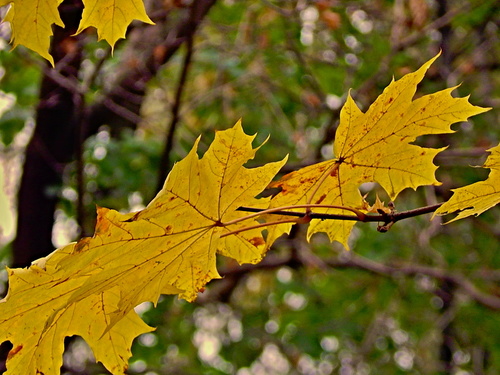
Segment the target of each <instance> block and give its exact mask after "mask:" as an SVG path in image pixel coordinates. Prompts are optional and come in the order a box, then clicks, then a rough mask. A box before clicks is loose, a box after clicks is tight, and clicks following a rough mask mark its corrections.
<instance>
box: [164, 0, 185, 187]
mask: <svg viewBox="0 0 500 375" xmlns="http://www.w3.org/2000/svg"><path fill="white" fill-rule="evenodd" d="M193 17H194V11H193V9H191V19H192V18H193ZM193 37H194V35H193V33H190V34H188V35H187V37H186V55H185V56H184V61H183V64H182V71H181V75H180V77H179V82H178V84H177V90H176V93H175V101H174V104H173V105H172V110H171V114H172V120H171V122H170V126H169V127H168V131H167V134H166V137H165V149H164V151H163V154H162V156H161V160H160V169H159V173H158V181H157V185H156V186H157V188H156V190H157V191H160V190H161V188H162V187H163V184H164V181H165V178H166V177H167V174H168V171H169V170H170V169H171V168H172V163H171V161H170V154H171V153H172V149H173V145H174V135H175V130H176V128H177V124H178V123H179V119H180V116H179V111H180V107H181V101H182V94H183V92H184V88H185V87H186V79H187V75H188V72H189V68H190V66H191V61H192V57H193Z"/></svg>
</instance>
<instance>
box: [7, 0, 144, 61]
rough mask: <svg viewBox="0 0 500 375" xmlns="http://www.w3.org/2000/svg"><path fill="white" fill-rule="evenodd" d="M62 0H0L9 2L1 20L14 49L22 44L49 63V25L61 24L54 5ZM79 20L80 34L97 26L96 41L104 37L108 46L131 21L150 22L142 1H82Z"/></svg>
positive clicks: (57, 4) (120, 36)
mask: <svg viewBox="0 0 500 375" xmlns="http://www.w3.org/2000/svg"><path fill="white" fill-rule="evenodd" d="M62 1H63V0H0V7H1V6H4V5H8V4H11V7H10V9H9V11H8V13H7V15H6V17H5V19H4V21H6V22H9V23H10V24H11V28H12V43H13V46H14V48H15V47H16V46H18V45H23V46H25V47H27V48H29V49H31V50H33V51H35V52H36V53H38V54H39V55H40V56H42V57H44V58H45V59H47V60H48V61H50V63H51V64H52V66H53V65H54V59H53V58H52V56H51V55H50V54H49V46H50V37H51V36H52V25H53V24H55V25H58V26H61V27H64V23H63V22H62V20H61V17H60V16H59V11H58V9H57V8H58V6H59V4H61V3H62ZM83 3H84V6H85V7H84V9H83V14H82V19H81V21H80V25H79V27H78V31H77V34H78V33H81V32H82V31H83V30H84V29H86V28H87V27H90V26H93V27H95V28H96V29H97V34H98V36H99V40H101V39H105V40H106V41H107V42H108V43H109V44H110V45H111V47H113V46H114V45H115V43H116V41H117V40H118V39H120V38H124V37H125V32H126V30H127V27H128V26H129V25H130V23H131V22H132V21H133V20H139V21H142V22H145V23H149V24H153V21H151V19H150V18H149V17H148V15H147V14H146V11H145V9H144V3H143V1H142V0H84V1H83Z"/></svg>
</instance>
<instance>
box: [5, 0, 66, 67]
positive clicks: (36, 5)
mask: <svg viewBox="0 0 500 375" xmlns="http://www.w3.org/2000/svg"><path fill="white" fill-rule="evenodd" d="M62 1H63V0H36V1H35V0H0V7H1V6H4V5H8V4H10V8H9V11H8V12H7V15H6V16H5V19H4V21H5V22H9V23H10V25H11V29H12V37H11V42H12V44H13V48H15V47H16V46H18V45H20V44H21V45H23V46H25V47H27V48H29V49H31V50H33V51H35V52H37V53H38V54H39V55H40V56H42V57H44V58H46V59H47V60H49V61H50V63H51V64H52V65H54V59H53V58H52V56H51V55H50V54H49V46H50V37H51V36H52V24H56V25H58V26H61V27H64V23H63V22H62V20H61V17H60V16H59V11H58V10H57V7H58V6H59V4H61V3H62Z"/></svg>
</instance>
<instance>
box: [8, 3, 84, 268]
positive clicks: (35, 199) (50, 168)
mask: <svg viewBox="0 0 500 375" xmlns="http://www.w3.org/2000/svg"><path fill="white" fill-rule="evenodd" d="M59 9H60V11H61V18H62V20H63V22H64V24H65V25H66V28H64V29H62V28H60V27H55V28H54V36H53V40H52V47H51V54H52V56H53V57H54V62H55V64H56V67H59V66H62V68H61V71H60V73H61V75H63V76H65V77H67V78H68V79H72V78H73V79H74V78H75V77H76V75H77V73H78V70H79V67H80V63H81V53H80V46H79V45H78V41H77V39H76V38H75V37H72V36H71V35H73V34H74V33H75V32H76V30H77V28H78V23H79V20H80V18H81V12H82V9H83V8H82V4H81V1H74V0H72V1H68V0H67V1H65V2H63V3H62V4H61V6H60V7H59ZM74 109H75V107H74V103H73V93H72V92H70V91H68V90H67V89H65V88H63V87H61V86H60V85H59V84H57V83H56V82H54V81H53V80H52V79H51V78H49V77H48V76H47V75H44V76H43V78H42V83H41V88H40V101H39V104H38V108H37V112H36V119H35V121H36V125H35V131H34V134H33V138H32V139H31V141H30V143H29V144H28V147H27V149H26V156H25V162H24V168H23V175H22V178H21V184H20V187H19V193H18V220H17V236H16V238H15V240H14V244H13V249H14V254H13V266H14V267H26V266H29V265H30V263H31V262H32V261H33V260H35V259H37V258H40V257H43V256H46V255H47V254H49V253H50V252H52V250H53V249H54V247H53V245H52V225H53V222H54V211H55V205H56V203H57V201H58V188H59V187H60V185H61V179H62V173H63V170H64V166H65V165H66V164H67V163H68V162H69V161H70V160H71V158H72V157H73V152H74V146H75V136H74V135H75V116H74Z"/></svg>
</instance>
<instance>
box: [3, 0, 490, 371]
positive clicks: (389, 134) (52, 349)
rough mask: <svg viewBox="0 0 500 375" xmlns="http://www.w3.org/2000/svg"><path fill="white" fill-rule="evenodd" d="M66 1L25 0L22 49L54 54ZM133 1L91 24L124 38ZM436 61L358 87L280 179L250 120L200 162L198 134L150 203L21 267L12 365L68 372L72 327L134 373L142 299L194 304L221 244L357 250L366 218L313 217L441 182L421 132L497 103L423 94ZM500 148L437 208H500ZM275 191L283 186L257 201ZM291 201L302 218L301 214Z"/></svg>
mask: <svg viewBox="0 0 500 375" xmlns="http://www.w3.org/2000/svg"><path fill="white" fill-rule="evenodd" d="M7 3H11V2H10V1H6V0H2V1H0V5H5V4H7ZM59 3H60V1H53V2H49V1H47V4H46V6H44V7H41V8H39V9H41V10H40V12H42V11H43V12H44V13H43V14H42V13H38V11H33V9H29V7H26V6H24V2H23V1H22V0H14V1H13V4H14V6H13V7H12V8H11V10H10V12H9V14H8V16H7V19H6V20H7V21H9V22H11V23H12V25H13V30H14V32H13V40H14V45H17V44H24V45H26V46H28V47H29V48H32V49H33V50H35V51H37V52H39V53H40V54H41V55H42V56H44V57H46V58H47V59H49V60H51V57H50V55H48V52H47V50H48V40H49V37H50V33H49V29H50V25H51V24H52V23H56V24H59V23H60V19H58V15H57V12H55V11H54V9H55V8H56V7H57V5H58V4H59ZM91 3H92V4H91ZM97 3H99V7H97V6H96V4H97ZM119 3H120V2H119ZM122 3H123V5H121V6H119V5H115V6H117V7H118V8H120V9H121V10H122V11H121V12H116V14H121V15H122V16H123V17H121V16H120V17H116V18H114V19H111V20H109V22H104V21H103V18H102V17H104V15H109V14H110V13H109V12H107V8H106V7H107V6H109V5H106V4H107V2H104V1H101V2H95V1H94V2H91V1H88V2H85V5H86V8H85V9H86V10H85V11H84V18H83V19H82V22H81V26H80V29H79V32H81V31H82V30H83V29H84V28H86V27H88V26H96V27H97V29H98V33H99V36H100V38H102V39H106V40H108V41H109V42H110V43H111V44H113V43H114V42H115V41H116V40H117V39H118V38H120V37H123V36H124V30H125V28H126V26H127V25H128V24H129V23H130V21H131V20H132V19H139V20H143V21H145V22H150V21H149V18H148V17H147V16H146V14H145V12H144V9H143V5H142V2H141V1H134V2H130V1H123V2H122ZM30 4H31V3H30ZM89 4H91V5H92V6H90V5H89ZM113 14H114V13H113ZM27 17H31V18H34V19H35V21H36V22H34V23H33V24H36V25H38V26H37V27H38V28H37V29H36V30H30V29H25V28H22V27H20V26H19V25H20V24H21V23H22V22H25V21H26V19H27ZM31 18H30V19H31ZM39 20H44V23H41V22H38V21H39ZM104 25H106V26H104ZM28 34H32V35H36V36H37V38H34V39H36V43H35V44H30V43H31V42H29V41H27V39H30V38H31V37H29V38H27V35H28ZM31 39H33V38H31ZM34 39H33V40H34ZM437 57H438V56H436V57H434V58H433V59H431V60H430V61H428V62H427V63H425V64H424V65H423V66H422V67H421V68H420V69H418V70H417V71H416V72H414V73H410V74H408V75H406V76H404V77H403V78H401V79H399V80H397V81H393V82H391V83H390V84H389V85H388V86H387V88H386V89H385V90H384V92H383V93H382V94H381V95H380V96H379V97H378V98H377V100H376V101H375V102H374V103H373V104H372V105H371V107H370V108H369V109H368V110H367V111H366V113H363V112H362V111H361V110H360V109H359V108H358V107H357V105H356V103H355V101H354V99H353V98H352V97H351V96H350V95H349V96H348V98H347V101H346V103H345V105H344V107H343V108H342V111H341V116H340V125H339V128H338V130H337V135H336V139H335V142H334V146H333V147H334V150H333V152H334V155H335V158H334V159H331V160H327V161H323V162H321V163H318V164H314V165H310V166H307V167H305V168H302V169H299V170H297V171H294V172H292V173H290V174H288V175H285V176H283V177H282V178H281V179H278V180H275V181H273V180H274V179H275V177H276V175H277V173H278V172H279V170H280V169H281V168H282V167H283V165H284V164H285V163H286V157H284V159H283V160H281V161H277V162H274V163H269V164H266V165H264V166H261V167H257V168H247V167H245V166H244V165H245V164H246V163H247V162H248V161H249V160H251V159H253V158H254V156H255V154H256V152H257V151H258V150H259V148H260V147H262V145H261V146H258V147H256V148H254V147H253V146H252V142H253V140H254V137H253V136H249V135H246V134H245V133H244V131H243V129H242V126H241V123H240V122H238V123H237V124H236V125H235V126H234V127H233V128H231V129H228V130H224V131H219V132H217V133H216V136H215V140H214V141H213V143H212V144H211V146H210V148H209V149H208V150H207V152H206V153H205V154H204V155H203V156H202V157H201V158H200V157H199V156H198V153H197V144H198V141H197V142H196V143H195V145H194V147H193V148H192V150H191V151H190V152H189V154H188V155H187V156H186V157H185V158H184V159H183V160H182V161H180V162H178V163H177V164H176V165H175V166H174V167H173V169H172V171H171V172H170V174H169V175H168V177H167V179H166V181H165V185H164V186H163V189H162V190H161V191H160V192H159V193H158V195H157V196H156V197H155V198H154V199H153V200H152V201H151V202H150V203H149V205H148V206H147V207H146V208H145V209H144V210H142V211H139V212H133V213H128V214H122V213H119V212H117V211H114V210H111V209H107V208H98V219H97V225H96V228H95V233H94V235H93V237H91V238H83V239H81V240H80V241H78V242H77V243H72V244H70V245H68V246H66V247H63V248H61V249H58V250H56V251H55V252H53V253H52V254H50V255H49V256H47V257H46V258H42V259H39V260H38V261H36V262H34V263H33V265H32V266H31V267H29V268H27V269H9V292H8V295H7V297H6V298H5V299H4V300H2V301H1V303H0V342H3V341H10V342H11V343H12V344H13V349H12V351H11V353H10V356H9V359H8V364H7V366H8V374H37V373H43V374H46V375H48V374H57V373H59V368H60V366H61V365H62V353H63V350H64V343H63V342H64V338H65V337H66V336H72V335H79V336H81V337H83V338H84V339H85V340H86V341H87V342H88V344H89V345H90V347H91V348H92V350H93V352H94V355H95V357H96V359H97V360H98V361H100V362H102V363H103V364H104V365H105V366H106V368H107V369H108V370H109V371H111V372H112V373H114V374H123V373H125V371H126V369H127V363H128V359H129V357H130V355H131V352H130V346H131V343H132V340H133V339H134V338H135V337H137V336H138V335H140V334H142V333H145V332H149V331H151V330H153V328H151V327H149V326H148V325H146V324H145V323H144V322H143V321H142V320H141V319H140V317H139V316H138V315H137V314H136V312H135V311H134V307H136V306H137V305H139V304H140V303H142V302H146V301H150V302H153V303H156V302H157V301H158V298H159V296H160V295H161V294H177V295H178V296H179V297H180V298H184V299H186V300H188V301H193V300H194V299H195V298H196V296H197V294H198V293H199V292H201V291H203V288H204V286H205V285H206V284H207V283H208V282H209V281H210V280H212V279H216V278H219V277H220V276H219V273H218V271H217V268H216V256H217V254H219V255H223V256H226V257H230V258H233V259H235V260H236V261H237V262H238V263H240V264H242V263H258V262H260V261H261V260H262V259H263V257H264V256H265V254H266V251H267V250H268V249H269V247H270V246H271V245H272V244H273V242H274V241H275V240H276V239H277V238H278V237H280V236H281V235H283V234H285V233H288V232H289V231H290V229H291V227H292V225H294V224H296V223H307V222H309V229H308V235H307V236H308V239H310V238H311V236H312V235H313V234H315V233H318V232H324V233H326V234H327V235H328V237H329V238H330V240H331V241H338V242H340V243H342V244H343V245H344V246H345V247H347V246H348V237H349V234H350V233H351V230H352V228H353V226H354V225H355V224H356V221H355V220H349V221H348V220H322V219H318V218H312V217H313V216H312V214H313V213H314V214H325V215H326V214H333V215H351V216H352V215H354V216H356V217H357V218H358V219H359V220H358V221H365V220H364V218H366V217H369V216H370V215H371V212H373V209H372V207H371V206H370V205H369V203H368V202H366V201H365V198H364V197H363V196H362V194H361V193H360V191H359V187H360V185H361V184H363V183H366V182H376V183H378V184H379V185H380V186H381V187H382V188H383V189H384V190H385V191H386V192H387V194H388V196H389V197H390V198H391V199H392V200H395V199H396V198H397V196H398V195H399V193H400V192H401V191H402V190H404V189H406V188H412V189H416V188H417V187H419V186H424V185H438V184H440V183H439V181H437V180H436V177H435V171H436V169H437V166H435V165H434V163H433V159H434V157H435V156H436V155H437V154H438V153H439V152H441V151H442V150H443V149H444V148H439V149H430V148H423V147H420V146H418V145H415V144H414V143H413V142H414V141H415V140H416V139H417V137H419V136H422V135H432V134H443V133H450V132H452V130H451V125H452V124H453V123H456V122H459V121H465V120H467V118H469V117H470V116H474V115H476V114H479V113H482V112H485V111H487V110H488V109H486V108H481V107H477V106H473V105H471V104H470V103H469V102H468V98H454V97H452V95H451V93H452V91H453V89H454V88H449V89H445V90H442V91H439V92H437V93H434V94H429V95H425V96H421V97H419V98H418V99H414V96H415V93H416V88H417V85H418V83H419V82H420V81H422V79H423V78H424V75H425V73H426V71H427V70H428V69H429V67H430V66H431V64H432V63H433V61H434V60H435V59H436V58H437ZM490 152H491V155H490V157H489V158H488V160H487V162H486V163H485V165H484V167H485V168H490V169H491V173H490V176H489V178H488V180H486V181H483V182H478V183H475V184H473V185H470V186H466V187H463V188H460V189H457V190H455V194H454V196H453V197H452V199H451V200H450V201H449V202H447V203H445V204H444V205H442V206H441V207H440V208H439V209H438V210H437V211H436V214H438V215H445V214H447V213H452V212H459V214H458V216H457V217H456V218H455V220H456V219H460V218H463V217H466V216H469V215H478V214H480V213H482V212H483V211H485V210H486V209H488V208H490V207H492V206H494V205H496V204H498V202H499V201H500V191H499V190H498V186H500V181H499V179H500V175H499V169H500V145H499V146H497V147H494V148H492V149H490ZM267 187H273V188H279V192H278V193H277V194H275V195H274V196H273V197H269V198H257V197H258V196H259V194H260V193H261V192H263V191H264V190H265V189H266V188H267ZM242 208H243V209H244V210H242ZM379 209H380V210H382V208H379ZM248 211H255V212H254V213H249V212H248ZM284 211H286V212H291V213H294V212H295V213H297V212H299V213H303V215H302V217H300V218H298V219H297V218H293V217H292V218H291V217H290V216H286V215H283V212H284ZM382 211H383V210H382ZM389 211H390V210H389ZM110 348H111V349H112V350H111V349H110Z"/></svg>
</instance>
